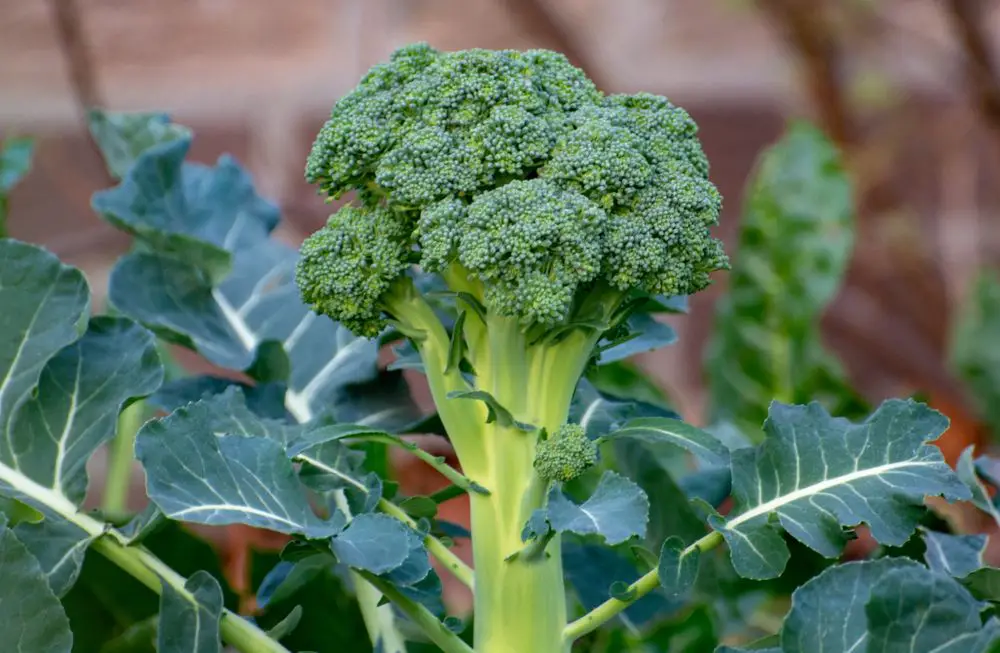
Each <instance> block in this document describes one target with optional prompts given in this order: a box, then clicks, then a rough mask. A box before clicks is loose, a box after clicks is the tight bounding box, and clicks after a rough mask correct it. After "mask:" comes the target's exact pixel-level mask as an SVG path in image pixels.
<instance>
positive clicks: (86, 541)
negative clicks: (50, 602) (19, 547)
mask: <svg viewBox="0 0 1000 653" xmlns="http://www.w3.org/2000/svg"><path fill="white" fill-rule="evenodd" d="M42 513H43V514H44V515H45V519H43V520H42V521H40V522H37V523H33V522H21V523H20V524H18V525H17V526H15V527H14V534H15V535H16V536H17V539H19V540H20V541H21V542H22V543H23V544H24V545H25V546H26V547H28V550H29V551H31V554H32V555H33V556H35V560H37V561H38V566H39V568H40V569H41V570H42V573H43V574H45V577H46V578H47V579H48V581H49V587H51V588H52V591H53V592H54V593H55V595H56V596H59V597H62V596H63V595H64V594H66V592H68V591H69V590H70V589H71V588H72V587H73V585H74V584H75V583H76V579H77V577H78V576H79V575H80V569H81V568H82V567H83V558H84V555H85V554H86V553H87V548H88V547H89V546H90V543H91V542H93V541H94V536H93V535H91V534H90V533H88V532H86V531H85V530H83V529H82V528H80V527H79V526H77V525H76V524H74V523H72V522H69V521H66V520H65V519H62V518H60V517H59V516H58V515H56V514H54V513H52V512H51V511H49V510H43V511H42Z"/></svg>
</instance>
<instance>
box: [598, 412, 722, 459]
mask: <svg viewBox="0 0 1000 653" xmlns="http://www.w3.org/2000/svg"><path fill="white" fill-rule="evenodd" d="M617 438H632V439H635V440H639V441H641V442H644V443H647V444H661V443H663V444H671V445H674V446H677V447H680V448H682V449H685V450H687V451H689V452H691V453H692V454H694V455H696V456H698V457H699V458H701V459H702V460H703V461H705V462H706V463H708V464H710V465H716V466H724V465H728V464H729V449H727V448H726V447H725V445H723V444H722V443H721V442H719V441H718V440H716V439H715V436H713V435H711V434H710V433H708V432H706V431H703V430H701V429H700V428H698V427H696V426H691V425H690V424H687V423H685V422H682V421H681V420H679V419H671V418H664V417H641V418H639V419H634V420H631V421H629V422H626V423H625V424H624V425H623V426H622V427H621V428H619V429H617V430H614V431H612V432H611V433H608V434H607V435H605V436H604V437H603V438H602V440H612V439H617Z"/></svg>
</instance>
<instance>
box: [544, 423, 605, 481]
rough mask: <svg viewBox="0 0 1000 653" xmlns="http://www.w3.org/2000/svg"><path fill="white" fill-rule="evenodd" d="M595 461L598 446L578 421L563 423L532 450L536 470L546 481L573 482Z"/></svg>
mask: <svg viewBox="0 0 1000 653" xmlns="http://www.w3.org/2000/svg"><path fill="white" fill-rule="evenodd" d="M596 463H597V445H596V444H595V443H594V441H593V440H591V439H590V438H588V437H587V432H586V431H585V430H584V428H583V427H582V426H580V425H579V424H563V425H562V426H560V427H559V429H558V430H557V431H556V432H555V433H554V434H553V435H552V436H551V437H549V438H547V439H545V440H542V441H541V442H539V443H538V448H537V449H535V463H534V465H535V471H537V472H538V476H539V477H540V478H541V479H542V480H545V481H559V482H563V483H566V482H569V481H572V480H573V479H574V478H577V477H578V476H580V475H581V474H583V473H584V472H585V471H587V470H588V469H590V468H591V467H593V466H594V465H595V464H596Z"/></svg>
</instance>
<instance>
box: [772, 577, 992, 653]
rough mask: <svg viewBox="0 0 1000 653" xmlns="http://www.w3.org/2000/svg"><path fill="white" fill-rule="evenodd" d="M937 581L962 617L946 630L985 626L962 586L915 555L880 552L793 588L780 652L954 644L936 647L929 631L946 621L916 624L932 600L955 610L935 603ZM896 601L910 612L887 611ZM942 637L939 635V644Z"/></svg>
mask: <svg viewBox="0 0 1000 653" xmlns="http://www.w3.org/2000/svg"><path fill="white" fill-rule="evenodd" d="M894 581H895V582H894ZM936 585H940V586H941V587H942V588H943V587H944V586H947V587H948V590H946V591H945V592H944V593H945V594H948V595H950V596H951V597H952V598H953V600H955V601H957V602H958V603H957V605H956V607H957V608H958V610H956V611H955V612H954V614H953V616H955V617H958V619H957V622H956V623H955V624H953V625H952V626H946V627H945V628H944V629H943V630H951V631H952V632H953V633H954V634H956V635H957V634H959V633H961V632H962V630H963V629H964V627H965V626H968V627H969V630H970V631H978V630H979V628H980V627H981V624H980V623H979V615H978V610H977V609H976V607H975V606H974V605H973V599H972V597H971V596H969V595H968V592H965V591H964V590H963V589H962V588H961V586H959V585H958V584H957V583H955V582H954V581H952V580H951V579H950V578H947V577H945V576H939V575H937V574H935V573H933V572H931V571H929V570H928V569H927V568H925V567H923V566H922V565H920V564H918V563H916V562H914V561H912V560H908V559H905V558H882V559H879V560H871V561H863V562H849V563H846V564H843V565H837V566H835V567H830V568H829V569H826V570H825V571H823V572H822V573H820V574H819V575H817V576H815V577H814V578H812V579H811V580H809V581H808V582H806V583H805V584H804V585H802V586H801V587H799V588H798V589H797V590H795V592H794V593H793V594H792V608H791V610H790V611H789V613H788V616H787V617H786V618H785V623H784V625H783V626H782V628H781V633H780V635H781V644H782V646H781V649H780V650H781V651H782V653H813V652H814V651H821V650H822V651H837V652H838V653H840V652H843V653H847V652H848V651H871V652H872V653H874V652H875V651H880V652H881V651H890V650H891V651H896V650H900V651H904V650H905V651H930V650H956V649H951V648H948V649H935V648H934V646H935V645H936V644H933V645H932V644H930V642H931V641H932V637H933V635H932V634H931V633H932V632H933V631H941V630H942V626H943V625H945V624H946V623H947V622H946V621H943V620H941V619H939V618H933V619H930V620H928V621H927V622H926V625H927V627H928V628H927V630H926V632H921V631H920V629H916V628H913V626H915V625H916V624H917V623H919V621H920V619H921V618H922V617H924V616H925V611H926V610H927V609H928V608H931V607H932V606H934V607H935V609H938V608H944V611H946V612H948V613H950V614H951V613H952V610H951V609H948V608H946V607H945V606H942V605H940V604H938V605H935V604H936V603H937V602H938V600H939V597H938V596H935V594H936V593H935V591H934V590H933V588H934V587H935V586H936ZM890 597H891V599H890ZM887 599H889V602H887ZM897 604H898V605H900V606H904V605H905V606H907V608H908V610H907V611H906V613H902V612H900V613H897V614H890V613H889V612H888V611H887V609H889V608H890V607H891V609H892V610H893V612H895V609H896V605H897ZM909 615H912V617H911V616H909ZM941 617H942V618H944V615H943V614H941ZM972 620H974V621H975V624H974V625H973V624H972V623H971V622H972ZM963 622H965V623H964V625H963ZM884 638H888V639H884ZM918 642H921V643H920V644H918ZM940 643H941V640H938V641H937V644H940ZM911 646H913V648H910V647H911ZM894 647H898V648H894ZM979 650H981V649H979Z"/></svg>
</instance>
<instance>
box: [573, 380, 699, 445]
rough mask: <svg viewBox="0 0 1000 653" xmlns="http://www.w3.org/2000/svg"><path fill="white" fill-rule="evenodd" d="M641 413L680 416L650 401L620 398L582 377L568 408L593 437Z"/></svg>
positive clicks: (609, 430) (642, 414)
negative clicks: (602, 390) (599, 388)
mask: <svg viewBox="0 0 1000 653" xmlns="http://www.w3.org/2000/svg"><path fill="white" fill-rule="evenodd" d="M638 417H679V416H678V415H677V413H675V412H673V411H671V410H668V409H666V408H662V407H660V406H657V405H654V404H651V403H647V402H644V401H636V400H629V399H621V398H618V397H614V396H612V395H610V394H607V393H605V392H601V391H600V390H598V389H597V388H596V387H594V385H593V384H592V383H591V382H590V381H588V380H587V379H581V380H580V384H579V385H578V386H577V388H576V393H575V394H574V395H573V403H572V404H571V405H570V409H569V419H570V421H571V422H575V423H577V424H579V425H580V426H582V427H583V429H584V430H585V431H586V432H587V435H588V436H589V437H591V438H597V437H599V436H601V435H604V434H605V433H609V432H611V431H614V430H615V429H618V428H620V427H621V426H622V425H623V424H624V423H625V422H626V421H628V420H630V419H633V418H638Z"/></svg>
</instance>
